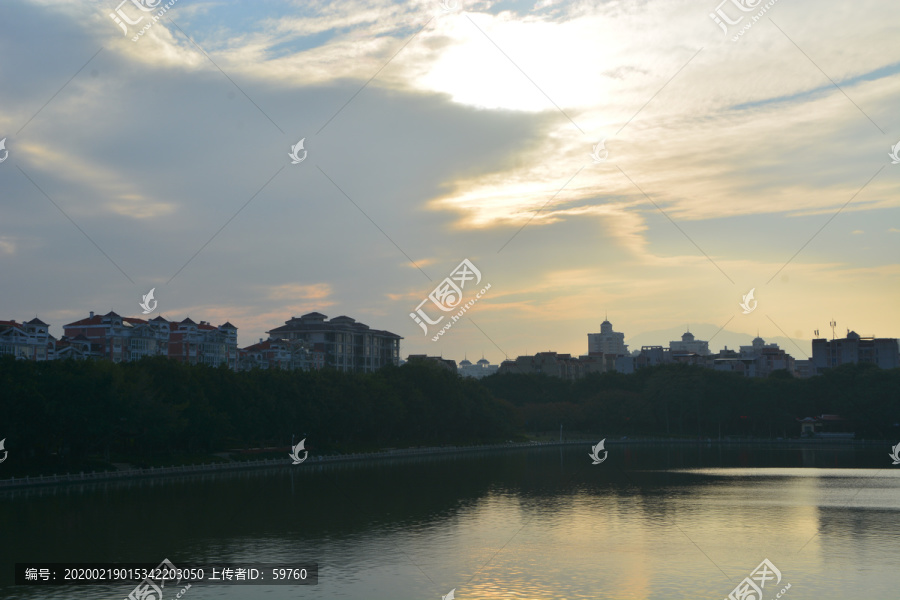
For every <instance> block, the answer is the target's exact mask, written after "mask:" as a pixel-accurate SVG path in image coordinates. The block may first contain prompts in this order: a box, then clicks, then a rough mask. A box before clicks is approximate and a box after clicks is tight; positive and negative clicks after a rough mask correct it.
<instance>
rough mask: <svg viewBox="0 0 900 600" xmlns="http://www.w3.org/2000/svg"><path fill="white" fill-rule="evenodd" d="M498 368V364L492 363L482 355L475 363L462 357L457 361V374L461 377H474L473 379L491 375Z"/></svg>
mask: <svg viewBox="0 0 900 600" xmlns="http://www.w3.org/2000/svg"><path fill="white" fill-rule="evenodd" d="M499 368H500V365H492V364H491V361H489V360H487V359H486V358H484V357H483V356H482V357H481V360H479V361H478V362H476V363H475V364H472V363H471V362H470V361H469V359H467V358H463V359H462V360H461V361H460V362H459V374H460V375H462V376H463V377H474V378H475V379H481V378H482V377H487V376H488V375H493V374H494V373H496V372H497V370H498V369H499Z"/></svg>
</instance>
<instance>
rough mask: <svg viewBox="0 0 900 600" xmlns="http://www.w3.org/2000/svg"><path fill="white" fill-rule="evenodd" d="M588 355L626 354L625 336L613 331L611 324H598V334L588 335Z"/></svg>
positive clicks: (605, 322) (604, 322)
mask: <svg viewBox="0 0 900 600" xmlns="http://www.w3.org/2000/svg"><path fill="white" fill-rule="evenodd" d="M587 336H588V354H600V353H602V354H612V355H613V356H622V355H625V354H628V345H627V344H626V343H625V334H624V333H619V332H617V331H613V326H612V323H610V322H609V321H603V322H602V323H601V324H600V333H589V334H587Z"/></svg>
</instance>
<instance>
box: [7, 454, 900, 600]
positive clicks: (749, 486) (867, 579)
mask: <svg viewBox="0 0 900 600" xmlns="http://www.w3.org/2000/svg"><path fill="white" fill-rule="evenodd" d="M589 446H590V445H589V444H586V445H585V446H583V447H582V446H567V447H562V448H543V449H526V450H517V451H509V452H493V453H481V454H476V455H467V454H462V455H454V456H427V457H418V458H408V459H392V460H391V461H387V462H369V463H344V464H334V465H328V466H323V465H315V464H309V465H303V466H302V467H285V468H278V469H269V470H264V471H245V472H238V473H233V472H232V473H215V474H203V475H190V476H182V477H173V478H167V479H159V480H150V479H145V480H132V481H127V482H125V481H117V482H101V483H94V484H79V485H77V486H64V487H58V488H52V489H51V488H47V489H37V488H36V489H31V490H18V491H13V492H6V493H4V494H3V495H2V496H0V514H2V515H3V516H2V517H0V519H2V521H0V523H2V531H3V539H4V540H6V541H5V543H4V544H2V548H0V562H2V563H3V564H11V563H12V562H15V561H16V560H19V561H22V560H45V561H58V562H63V561H71V560H76V561H83V562H87V561H98V562H99V561H103V562H105V561H110V562H115V561H118V562H128V561H133V562H138V561H141V562H159V561H160V560H161V559H162V558H164V557H168V558H169V559H170V560H172V562H173V563H175V564H176V565H181V564H212V563H224V562H235V561H247V562H255V563H261V562H266V563H295V562H317V563H319V565H320V571H319V581H320V584H319V585H318V586H315V587H314V588H313V587H309V588H275V587H261V588H246V587H242V588H225V587H210V586H199V585H198V586H194V587H192V588H191V590H190V596H191V598H197V599H201V598H213V597H215V598H222V597H225V598H229V597H234V598H257V597H258V598H271V599H273V600H275V599H280V598H297V597H303V598H366V599H369V598H440V597H441V595H443V594H446V593H447V592H448V591H449V590H450V589H451V588H454V587H455V588H457V592H456V597H457V598H459V599H460V600H466V599H471V598H517V597H518V598H548V599H549V598H553V599H560V598H570V599H579V598H610V599H612V598H616V599H620V598H680V597H707V596H708V597H710V598H723V597H725V596H726V595H727V593H728V592H729V591H730V590H731V589H732V588H733V586H734V585H735V584H736V583H737V582H738V581H739V580H740V579H741V578H742V577H745V576H746V575H747V574H748V573H749V572H750V570H751V569H753V568H754V567H755V566H756V565H757V564H759V562H760V561H761V560H762V559H763V558H769V559H770V560H771V561H772V562H773V563H774V564H776V565H778V567H779V569H780V570H781V571H782V572H783V573H784V576H785V579H786V580H789V581H790V582H791V583H792V586H793V587H792V589H791V591H790V594H789V595H788V596H787V598H788V599H790V598H791V597H796V598H801V597H802V598H811V597H816V598H847V597H858V595H859V591H860V590H866V593H867V594H868V596H867V597H885V598H886V597H893V596H891V594H893V592H894V589H895V586H896V583H897V576H896V575H895V573H897V572H898V571H900V555H898V553H897V552H896V550H897V545H896V542H895V541H894V540H896V539H897V537H896V535H897V533H898V530H900V500H898V499H900V495H898V491H900V471H897V470H891V469H890V468H883V467H884V463H885V460H886V457H883V456H882V455H883V454H884V452H883V451H882V449H880V448H836V447H825V448H795V447H781V448H770V447H762V446H744V447H727V446H717V445H706V444H702V445H695V446H691V445H678V446H665V445H659V446H638V445H632V446H621V445H611V444H608V445H607V450H609V458H608V460H607V461H606V462H604V463H603V464H600V465H592V464H591V460H590V458H588V456H587V453H588V451H589V449H590V448H589ZM889 462H890V461H888V463H889ZM867 466H868V467H871V468H861V467H867ZM888 466H889V465H888ZM0 577H6V578H7V579H0V585H3V586H5V587H0V596H9V595H15V596H20V597H23V598H72V597H78V598H79V599H87V600H90V599H94V598H97V599H99V598H124V597H125V596H126V595H127V593H128V592H129V591H130V589H131V588H130V587H128V586H117V587H114V588H98V587H84V588H58V589H57V588H54V589H48V588H42V589H40V590H33V589H19V588H10V587H8V585H9V583H10V580H9V579H8V578H9V573H8V571H7V572H4V573H2V574H0ZM131 587H133V586H131Z"/></svg>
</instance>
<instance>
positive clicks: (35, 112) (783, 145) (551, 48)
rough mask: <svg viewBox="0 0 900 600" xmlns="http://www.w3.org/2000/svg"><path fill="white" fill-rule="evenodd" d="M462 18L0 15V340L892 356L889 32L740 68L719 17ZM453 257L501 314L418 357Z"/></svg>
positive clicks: (899, 128) (579, 10) (280, 9)
mask: <svg viewBox="0 0 900 600" xmlns="http://www.w3.org/2000/svg"><path fill="white" fill-rule="evenodd" d="M456 5H458V6H457V9H456V10H453V11H448V10H444V9H442V7H441V4H440V3H439V2H424V1H414V2H409V3H403V4H396V3H392V2H382V1H380V0H375V1H372V2H367V3H357V2H346V3H340V4H337V5H328V4H324V3H321V4H320V3H315V2H311V3H284V4H283V5H279V6H275V5H268V4H263V3H259V4H253V5H241V4H239V3H235V2H231V3H229V2H226V3H224V4H221V3H220V4H212V3H208V2H192V3H181V2H176V3H175V4H174V5H173V6H172V7H171V8H170V9H169V11H168V12H167V14H166V17H165V18H163V19H160V20H159V22H157V23H155V24H154V26H153V27H152V28H150V29H149V30H147V31H146V33H145V34H143V35H141V36H140V37H139V39H137V40H136V41H132V38H133V37H134V35H135V31H134V30H135V29H136V28H134V27H130V26H126V25H127V24H126V25H122V27H124V28H125V30H126V35H123V32H122V29H121V28H120V24H118V23H117V22H115V21H114V20H113V19H111V18H110V11H111V10H113V9H114V8H115V7H114V6H113V5H110V6H107V5H105V4H103V5H96V6H91V7H89V8H85V7H84V6H83V5H81V4H80V3H71V2H66V1H64V0H46V1H44V2H26V1H22V0H11V1H9V2H6V3H4V4H3V5H2V6H0V33H2V35H0V39H2V40H4V44H5V48H6V52H5V54H4V56H5V57H6V58H2V59H0V66H2V68H3V72H4V82H5V85H4V87H3V89H0V102H2V103H3V106H4V111H3V114H2V115H0V140H4V145H3V149H2V151H0V153H5V154H4V155H3V158H2V162H0V216H2V218H0V268H2V269H3V273H4V275H5V276H6V278H7V281H8V282H15V283H9V284H8V285H4V286H3V289H2V290H0V307H2V315H0V316H2V318H4V319H12V318H15V319H22V320H26V319H27V318H31V317H32V316H40V318H41V319H42V320H44V321H46V322H48V323H51V325H52V327H55V328H59V327H60V325H59V324H61V323H67V322H71V321H73V320H75V319H77V318H81V316H83V315H84V314H85V313H86V312H87V310H95V311H97V312H106V310H109V309H115V310H116V312H118V313H119V314H123V315H135V314H138V313H139V309H138V303H139V302H140V301H141V299H142V297H143V296H144V295H145V294H147V293H148V292H149V291H150V290H151V289H155V300H156V301H157V302H158V308H157V309H156V312H154V313H153V314H152V315H148V316H151V317H152V316H155V315H165V316H167V317H170V318H185V317H189V316H190V315H202V318H204V319H207V320H209V321H211V322H225V321H230V322H232V323H235V324H236V325H237V326H238V329H239V335H240V336H241V341H240V344H241V345H242V346H246V345H248V344H250V343H252V342H253V341H255V340H256V339H258V338H259V337H266V335H265V331H267V330H268V329H270V328H271V327H273V326H277V324H279V323H281V322H283V321H284V320H285V319H286V318H290V317H291V316H299V315H302V314H306V313H309V312H312V311H321V312H324V313H327V314H331V315H349V316H352V317H353V318H356V319H359V320H361V321H364V322H366V323H371V324H373V326H377V327H379V328H381V329H385V330H388V331H392V332H394V333H396V334H397V335H400V336H402V337H403V338H404V340H403V354H404V356H405V355H408V354H427V355H443V356H452V357H454V358H456V359H459V358H461V357H463V356H464V355H467V354H468V355H470V356H471V355H474V354H477V356H481V355H484V356H486V357H487V358H488V359H489V360H491V362H492V363H495V364H497V363H499V362H500V361H501V360H502V359H503V358H505V357H507V356H508V357H515V356H518V355H523V354H526V352H529V353H534V352H539V351H546V350H553V351H559V352H571V353H573V354H580V353H583V352H585V351H586V348H587V342H586V339H585V334H586V333H591V332H595V331H599V326H600V322H601V320H602V319H601V317H602V316H603V315H604V313H607V312H608V314H609V316H610V318H611V321H612V322H613V323H614V324H615V327H616V330H617V331H621V332H624V333H625V336H626V338H625V341H626V343H629V344H630V345H631V346H632V349H639V345H640V344H634V343H632V342H630V340H632V339H634V338H638V339H640V338H641V336H644V335H647V334H648V333H649V332H654V331H660V330H668V329H671V328H672V327H674V325H672V324H673V323H679V324H680V323H685V324H693V323H696V324H697V325H696V326H694V325H692V326H691V327H692V330H694V328H695V327H696V328H697V331H698V337H702V336H704V335H705V336H706V337H705V338H704V339H709V337H710V336H711V334H709V333H703V334H701V333H700V328H704V327H714V328H715V330H716V331H718V330H719V329H721V333H719V334H718V336H717V337H715V338H713V344H712V345H711V348H710V349H711V350H713V348H714V347H716V346H718V343H719V340H720V338H721V336H723V335H729V332H733V333H734V334H735V335H744V336H751V337H755V336H756V335H757V332H758V334H759V335H760V336H761V337H762V338H764V339H766V340H767V341H777V342H778V343H779V345H780V346H781V347H782V348H784V349H786V350H787V351H788V352H790V353H791V354H793V355H794V356H795V357H797V358H798V359H802V358H804V356H803V355H802V354H801V353H800V352H798V351H797V349H796V348H794V347H793V346H791V345H790V344H789V343H788V342H787V340H788V339H791V338H792V339H794V341H795V342H796V343H797V344H798V345H799V346H800V348H802V350H803V352H806V353H807V354H808V353H809V352H810V350H809V348H810V345H809V343H808V342H807V341H806V340H810V339H812V337H813V336H812V332H813V331H814V330H816V329H818V330H819V331H820V334H822V335H823V337H824V336H826V332H827V333H828V334H829V335H828V337H830V327H829V325H828V323H829V322H830V321H831V320H832V319H834V320H836V321H837V322H838V329H837V333H838V335H841V334H842V333H843V332H844V330H845V329H853V330H855V331H857V332H859V333H861V334H865V335H869V334H874V335H877V336H879V337H892V338H896V337H900V314H898V311H897V310H896V306H897V301H898V299H900V265H898V263H897V259H896V257H897V256H898V255H900V202H898V200H900V165H898V164H893V161H892V160H891V158H890V156H889V153H890V152H891V151H892V149H893V148H894V147H895V145H896V144H897V143H898V142H900V113H898V112H897V110H896V106H897V101H896V98H897V96H898V95H900V63H897V62H896V61H895V60H893V58H892V57H893V56H894V55H895V53H894V45H895V43H894V37H895V36H894V34H893V29H892V28H891V26H890V23H891V22H897V21H898V19H900V7H897V6H893V5H887V6H885V5H883V4H879V3H875V2H873V1H866V2H862V3H861V4H854V5H853V6H846V5H843V4H841V3H838V2H835V1H829V2H826V3H824V4H822V3H819V4H811V3H803V2H797V3H778V4H777V5H775V6H774V8H773V9H772V10H771V11H770V12H769V13H768V14H767V17H766V18H765V19H763V20H762V22H761V23H760V24H757V25H756V26H754V27H753V28H752V29H751V30H748V31H747V32H746V34H745V35H743V36H742V37H741V38H740V40H739V41H737V42H733V41H732V40H731V36H730V35H725V36H723V34H722V30H721V29H720V27H719V26H718V25H717V24H716V23H714V22H713V21H712V20H711V19H710V18H709V13H710V12H711V11H713V10H714V9H715V8H716V7H715V6H714V3H712V4H710V5H709V6H707V5H705V4H702V3H701V4H700V5H698V4H696V3H691V2H687V1H686V0H685V1H677V2H670V3H664V2H661V1H660V0H657V1H652V2H649V3H644V4H641V5H635V6H619V5H617V4H614V3H610V4H598V5H590V6H587V5H580V4H575V3H564V2H555V1H553V0H547V1H540V2H536V3H525V2H492V1H477V2H463V1H461V2H458V3H456ZM123 10H125V11H131V12H129V13H128V14H129V15H131V18H133V19H136V18H137V17H138V16H140V14H139V12H138V11H137V10H136V9H134V8H133V7H132V6H131V3H128V5H127V6H124V7H123ZM812 12H814V13H815V15H816V18H815V19H814V20H810V14H811V13H812ZM870 14H878V15H880V18H879V19H878V20H877V21H876V22H872V20H871V19H870V18H869V17H868V16H867V15H870ZM812 22H814V26H813V25H812V24H811V23H812ZM648 28H649V30H652V31H654V32H655V33H654V35H655V38H654V43H653V44H652V45H648V44H646V43H644V41H645V33H644V32H645V31H647V30H648ZM823 31H827V32H828V35H827V36H823V35H822V32H823ZM186 35H189V36H190V40H189V39H188V38H187V37H185V36H186ZM535 40H540V43H535ZM198 47H199V48H202V52H201V51H200V50H198ZM848 48H849V49H852V52H845V49H848ZM13 56H15V58H14V59H13V58H12V57H13ZM348 57H351V60H348ZM301 142H302V143H301ZM301 158H302V160H301ZM463 259H468V260H470V261H471V262H472V263H473V264H474V265H475V266H477V268H478V269H479V270H480V272H481V274H482V275H483V277H484V280H485V281H486V282H489V283H490V284H491V288H490V290H489V291H488V292H487V293H486V294H485V295H484V297H483V298H481V299H479V301H478V303H477V304H476V305H474V306H473V307H472V308H471V309H470V310H469V311H468V312H467V313H466V314H465V316H464V317H462V319H461V321H460V322H459V323H457V324H455V325H454V327H453V328H452V329H450V330H448V331H447V332H446V334H445V335H443V336H442V337H441V338H440V339H439V340H438V341H437V342H432V339H431V338H432V336H433V333H432V332H431V331H429V332H428V333H427V334H423V333H422V331H421V329H420V328H419V327H418V325H417V324H416V323H415V322H414V321H413V320H411V319H410V317H409V314H410V313H411V312H412V311H414V310H415V308H416V306H417V305H418V304H419V303H420V302H422V301H423V299H425V298H426V297H427V296H428V294H429V293H430V292H431V291H432V290H433V289H435V286H436V285H437V284H438V283H439V282H440V281H441V278H442V277H444V276H445V275H446V274H448V273H450V272H451V270H452V269H453V268H454V266H456V265H458V264H460V261H462V260H463ZM750 290H754V291H755V295H754V301H755V302H757V303H758V304H756V305H754V307H755V309H754V310H753V311H752V312H749V313H747V314H745V313H744V312H743V311H742V308H741V306H740V304H741V302H742V299H743V298H744V297H745V295H747V294H748V292H750ZM106 307H108V308H106ZM435 314H436V313H435ZM55 331H59V329H56V330H55ZM54 335H56V336H57V337H59V336H58V335H57V334H54ZM670 339H677V338H668V339H659V340H658V341H656V343H658V344H668V342H669V341H670ZM781 340H784V341H781ZM723 345H726V344H723ZM727 345H729V346H730V344H727Z"/></svg>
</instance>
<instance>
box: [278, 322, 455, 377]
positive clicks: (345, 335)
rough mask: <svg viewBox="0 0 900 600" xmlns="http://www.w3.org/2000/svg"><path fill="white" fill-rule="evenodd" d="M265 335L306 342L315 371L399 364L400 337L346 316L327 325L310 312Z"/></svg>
mask: <svg viewBox="0 0 900 600" xmlns="http://www.w3.org/2000/svg"><path fill="white" fill-rule="evenodd" d="M266 333H268V334H269V339H272V340H288V341H298V340H302V341H304V342H306V343H307V344H308V347H309V348H311V349H312V352H313V354H314V356H313V360H314V366H316V365H318V367H317V368H321V367H330V368H334V369H338V370H339V371H354V372H359V373H368V372H372V371H376V370H378V369H380V368H381V367H383V366H385V365H388V364H392V365H397V366H399V364H400V340H402V339H403V338H402V337H400V336H399V335H397V334H396V333H391V332H390V331H382V330H380V329H370V328H369V326H368V325H364V324H363V323H357V322H356V320H355V319H351V318H350V317H347V316H340V317H335V318H333V319H331V320H330V321H329V320H328V317H327V316H326V315H323V314H322V313H318V312H311V313H307V314H305V315H303V316H302V317H291V319H290V320H288V321H285V322H284V325H282V326H281V327H276V328H275V329H272V330H271V331H267V332H266ZM317 361H320V362H317ZM455 368H456V366H455V363H454V369H455Z"/></svg>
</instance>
